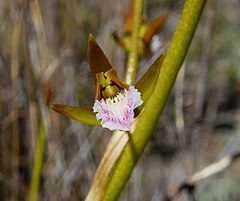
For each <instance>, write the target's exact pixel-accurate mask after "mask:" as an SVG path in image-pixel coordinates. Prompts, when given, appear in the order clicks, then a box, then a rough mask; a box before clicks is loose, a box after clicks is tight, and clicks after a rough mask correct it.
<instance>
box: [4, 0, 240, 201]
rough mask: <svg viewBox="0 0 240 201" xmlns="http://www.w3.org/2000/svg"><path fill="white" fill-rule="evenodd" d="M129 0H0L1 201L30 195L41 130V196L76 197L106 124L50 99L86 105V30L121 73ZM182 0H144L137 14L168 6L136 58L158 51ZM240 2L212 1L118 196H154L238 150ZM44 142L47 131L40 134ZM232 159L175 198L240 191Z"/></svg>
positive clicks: (224, 199) (239, 172)
mask: <svg viewBox="0 0 240 201" xmlns="http://www.w3.org/2000/svg"><path fill="white" fill-rule="evenodd" d="M128 3H129V2H128V1H127V0H124V1H120V0H105V1H101V0H72V1H67V0H28V1H24V0H9V1H7V0H5V1H4V0H1V1H0V150H1V151H0V200H3V201H8V200H9V201H10V200H11V201H18V200H19V201H22V200H28V196H29V189H30V183H31V178H32V171H33V164H34V159H35V158H36V157H37V156H36V155H35V150H36V147H37V141H38V139H39V138H41V139H44V138H45V139H46V141H45V143H43V144H42V147H44V156H43V162H42V166H41V164H39V167H41V177H40V186H39V195H38V196H39V197H38V198H39V199H38V200H41V201H42V200H44V201H45V200H51V201H61V200H62V201H75V200H76V201H77V200H84V198H85V197H86V195H87V192H88V190H89V188H90V185H91V182H92V180H93V177H94V174H95V171H96V169H97V166H98V164H99V162H100V160H101V157H102V155H103V153H104V150H105V147H106V145H107V142H108V140H109V138H110V137H111V132H110V131H108V130H106V129H103V128H98V127H92V126H88V125H84V124H82V123H79V122H76V121H74V120H71V119H68V118H67V117H64V116H60V115H59V114H57V113H55V112H54V111H52V110H51V109H50V105H51V104H52V103H60V104H66V105H72V106H92V105H93V102H94V96H95V86H94V81H93V79H92V77H91V74H90V71H89V67H88V63H87V38H88V35H89V34H90V33H92V34H93V35H94V37H95V38H96V40H97V41H98V43H99V44H100V46H101V47H102V48H103V50H104V52H105V53H106V55H107V57H108V58H109V60H110V61H111V63H112V64H113V65H114V66H116V68H117V70H118V72H119V74H120V76H121V77H123V76H124V70H125V66H126V54H125V52H124V51H123V50H122V48H121V47H119V46H118V45H117V43H116V42H115V41H114V39H113V37H112V33H113V32H114V31H116V32H117V33H118V34H119V35H120V36H123V34H124V29H123V23H124V16H125V14H126V11H127V8H128ZM183 4H184V1H174V0H146V1H145V4H144V16H145V18H146V20H147V21H148V20H151V19H154V18H155V17H157V16H159V15H161V13H162V12H164V11H168V12H170V17H169V18H168V20H167V22H166V24H165V25H164V27H163V29H162V30H161V31H160V32H159V33H157V34H156V35H155V36H154V37H153V39H152V43H151V47H152V52H151V54H150V55H148V56H147V57H145V58H143V59H142V60H141V62H140V64H139V72H138V76H141V75H142V74H143V72H144V71H145V70H146V69H147V67H149V66H150V65H151V64H152V63H153V61H154V59H155V58H156V56H158V55H159V54H160V53H162V52H164V51H165V50H166V48H167V46H168V44H169V42H170V40H171V37H172V34H173V33H174V30H175V28H176V25H177V22H178V19H179V16H180V14H181V11H182V8H183ZM239 9H240V1H239V0H229V1H224V0H218V1H217V0H209V1H208V2H207V4H206V7H205V10H204V12H203V15H202V17H201V20H200V23H199V26H198V29H197V31H196V34H195V36H194V39H193V42H192V45H191V47H190V49H189V52H188V55H187V58H186V61H185V63H184V64H183V67H182V69H181V71H180V72H179V76H178V78H177V80H176V85H175V87H174V89H173V91H172V93H171V96H170V98H169V101H168V103H167V106H166V108H165V110H164V112H163V114H162V116H161V118H160V120H159V124H158V125H157V127H156V129H155V133H154V135H153V137H152V140H151V141H150V143H149V144H148V146H147V147H146V149H145V152H144V154H143V156H142V158H141V159H140V161H139V163H138V165H137V167H136V168H135V170H134V172H133V174H132V176H131V179H130V180H129V182H128V184H127V186H126V188H125V189H124V191H123V192H122V194H121V196H120V198H119V200H121V201H148V200H151V201H158V200H162V199H163V198H164V196H166V195H168V194H171V193H172V192H174V191H175V189H176V188H177V187H178V186H179V185H180V184H181V183H182V182H183V181H184V180H185V179H187V178H188V177H189V176H191V175H192V174H193V173H195V172H196V171H198V170H200V169H202V168H204V167H206V166H208V165H209V164H211V163H213V162H215V161H217V160H219V159H221V158H223V157H224V156H227V155H229V154H233V153H236V152H239V151H240V107H239V106H240V104H239V95H240V79H239V78H240V69H239V58H240V29H239V27H240V21H239V19H240V12H239ZM43 141H44V140H43ZM239 189H240V160H236V161H235V162H234V163H233V164H232V165H231V166H230V167H229V168H228V169H226V170H225V171H223V172H221V173H220V174H217V175H215V176H213V177H210V178H208V179H206V180H204V181H200V182H199V183H197V185H196V186H195V188H194V190H193V193H192V195H191V196H190V195H189V193H188V192H183V193H181V194H180V195H178V196H177V197H176V199H175V200H182V201H183V200H186V201H188V200H194V199H195V200H199V201H200V200H201V201H203V200H204V201H208V200H209V201H210V200H214V201H230V200H231V201H237V200H240V191H239Z"/></svg>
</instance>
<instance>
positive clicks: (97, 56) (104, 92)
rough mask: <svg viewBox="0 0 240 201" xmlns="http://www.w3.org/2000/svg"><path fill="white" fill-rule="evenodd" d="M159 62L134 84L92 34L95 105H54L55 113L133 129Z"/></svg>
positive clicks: (89, 41) (91, 47)
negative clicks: (116, 67)
mask: <svg viewBox="0 0 240 201" xmlns="http://www.w3.org/2000/svg"><path fill="white" fill-rule="evenodd" d="M162 60H163V57H160V58H159V59H157V61H156V62H155V63H154V64H153V65H152V66H151V67H150V68H149V69H148V70H147V71H146V73H145V74H144V75H143V76H142V78H141V79H140V80H139V81H138V82H137V84H136V85H135V86H130V85H128V84H127V83H125V82H124V81H123V80H121V79H120V78H119V76H118V74H117V71H116V69H115V68H113V67H112V65H111V64H110V62H109V61H108V59H107V57H106V56H105V54H104V52H103V51H102V49H101V48H100V46H99V45H98V44H97V42H96V41H95V39H94V37H93V36H92V35H90V36H89V39H88V62H89V66H90V69H91V72H92V74H93V76H94V80H95V85H96V95H95V102H94V104H93V107H89V108H82V107H72V106H67V105H60V104H53V105H52V106H51V107H52V109H53V110H55V111H56V112H58V113H60V114H62V115H65V116H67V117H70V118H73V119H75V120H77V121H80V122H83V123H87V124H90V125H96V126H102V127H104V128H108V129H109V130H123V131H130V130H131V126H132V122H133V120H134V118H135V117H136V116H137V115H139V114H140V112H141V110H142V108H143V107H144V105H145V102H146V101H147V99H148V98H149V97H150V95H151V93H152V92H153V90H154V87H155V84H156V81H157V78H158V75H159V72H160V68H159V66H160V65H159V62H162Z"/></svg>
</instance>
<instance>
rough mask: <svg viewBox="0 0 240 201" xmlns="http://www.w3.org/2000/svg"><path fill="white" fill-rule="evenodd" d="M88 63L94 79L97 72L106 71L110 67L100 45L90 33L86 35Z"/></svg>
mask: <svg viewBox="0 0 240 201" xmlns="http://www.w3.org/2000/svg"><path fill="white" fill-rule="evenodd" d="M88 63H89V66H90V69H91V72H92V74H93V77H94V79H95V75H96V74H97V73H101V72H106V71H108V70H110V69H111V68H112V66H111V64H110V62H109V61H108V59H107V57H106V56H105V54H104V52H103V51H102V49H101V47H100V46H99V45H98V44H97V42H96V41H95V39H94V37H93V36H92V35H91V34H90V35H89V37H88Z"/></svg>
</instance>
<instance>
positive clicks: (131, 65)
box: [125, 0, 143, 85]
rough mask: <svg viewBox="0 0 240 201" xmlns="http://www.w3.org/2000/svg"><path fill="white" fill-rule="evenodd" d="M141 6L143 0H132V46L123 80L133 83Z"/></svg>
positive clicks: (136, 63) (136, 60) (136, 62)
mask: <svg viewBox="0 0 240 201" xmlns="http://www.w3.org/2000/svg"><path fill="white" fill-rule="evenodd" d="M142 8H143V0H135V1H134V18H133V32H132V41H131V42H132V46H131V51H130V53H129V55H128V63H127V69H126V76H125V81H126V83H128V84H130V85H133V83H134V80H135V76H136V71H137V66H138V43H139V30H140V26H141V21H142Z"/></svg>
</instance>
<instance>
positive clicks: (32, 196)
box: [28, 121, 46, 201]
mask: <svg viewBox="0 0 240 201" xmlns="http://www.w3.org/2000/svg"><path fill="white" fill-rule="evenodd" d="M45 132H46V130H45V125H44V122H43V121H42V122H41V123H40V128H39V134H38V139H37V147H36V151H35V161H34V166H33V173H32V179H31V185H30V190H29V198H28V200H29V201H36V200H37V198H38V189H39V181H40V175H41V169H42V160H43V154H44V146H45V138H46V134H45Z"/></svg>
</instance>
